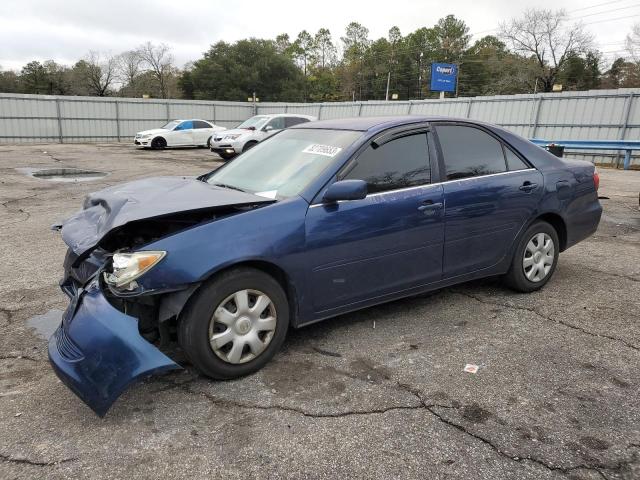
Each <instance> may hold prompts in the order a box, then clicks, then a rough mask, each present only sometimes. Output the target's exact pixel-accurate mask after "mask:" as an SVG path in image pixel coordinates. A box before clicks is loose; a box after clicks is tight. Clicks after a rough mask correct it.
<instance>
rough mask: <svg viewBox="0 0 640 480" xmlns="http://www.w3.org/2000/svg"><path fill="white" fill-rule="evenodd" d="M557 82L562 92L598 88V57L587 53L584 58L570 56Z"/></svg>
mask: <svg viewBox="0 0 640 480" xmlns="http://www.w3.org/2000/svg"><path fill="white" fill-rule="evenodd" d="M558 80H559V81H560V83H561V84H562V87H563V89H564V90H591V89H594V88H598V87H599V86H600V55H599V54H598V52H587V55H586V56H585V58H582V57H580V56H578V55H570V56H569V57H568V58H567V61H566V62H565V64H564V66H563V67H562V70H561V71H560V73H559V74H558Z"/></svg>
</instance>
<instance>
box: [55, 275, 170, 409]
mask: <svg viewBox="0 0 640 480" xmlns="http://www.w3.org/2000/svg"><path fill="white" fill-rule="evenodd" d="M49 361H50V362H51V365H52V366H53V369H54V371H55V372H56V374H57V375H58V377H59V378H60V380H62V381H63V382H64V383H65V385H67V386H68V387H69V388H70V389H71V390H72V391H73V392H74V393H75V394H76V395H77V396H78V397H80V399H81V400H82V401H83V402H84V403H86V404H87V405H88V406H89V407H90V408H91V409H92V410H93V411H94V412H95V413H96V414H98V415H99V416H101V417H102V416H104V415H105V414H106V413H107V411H108V410H109V408H110V407H111V405H112V404H113V403H114V402H115V401H116V400H117V399H118V397H119V396H120V395H121V394H122V393H123V392H124V391H125V390H126V389H127V387H129V385H131V384H132V383H134V382H136V381H138V380H142V379H144V378H146V377H148V376H151V375H153V374H156V373H161V372H165V371H169V370H173V369H178V368H180V366H179V365H178V364H176V363H175V362H174V361H173V360H171V359H170V358H169V357H167V356H166V355H165V354H163V353H162V352H161V351H160V350H158V349H157V348H156V347H154V346H153V345H152V344H150V343H149V342H147V341H146V340H145V339H144V338H142V337H141V336H140V333H139V332H138V321H137V320H136V319H135V318H133V317H130V316H128V315H125V314H124V313H122V312H120V311H119V310H117V309H115V308H114V307H112V306H111V304H109V302H108V301H107V300H106V298H105V297H104V295H103V294H102V292H101V291H100V288H99V287H98V285H97V283H96V282H93V283H92V284H91V285H89V286H88V287H87V289H86V290H82V289H80V290H78V292H77V293H76V295H75V296H74V298H73V299H72V300H71V303H70V305H69V307H68V308H67V311H66V312H65V314H64V315H63V318H62V324H61V325H60V327H58V330H56V332H55V333H54V334H53V336H52V337H51V339H50V340H49Z"/></svg>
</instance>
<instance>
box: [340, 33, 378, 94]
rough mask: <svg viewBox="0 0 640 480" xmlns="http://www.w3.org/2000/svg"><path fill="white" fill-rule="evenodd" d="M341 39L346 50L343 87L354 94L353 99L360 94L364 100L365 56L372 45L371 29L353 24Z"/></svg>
mask: <svg viewBox="0 0 640 480" xmlns="http://www.w3.org/2000/svg"><path fill="white" fill-rule="evenodd" d="M340 39H341V40H342V44H343V49H344V54H343V60H342V61H343V69H342V77H343V85H344V86H346V87H347V88H348V89H349V90H350V91H351V92H352V95H353V97H355V94H356V92H358V98H359V99H362V94H363V91H362V88H363V83H364V78H363V67H364V54H365V52H366V51H367V49H368V48H369V45H371V40H369V29H368V28H366V27H364V26H363V25H360V24H359V23H357V22H351V23H350V24H349V25H347V28H346V29H345V36H344V37H340Z"/></svg>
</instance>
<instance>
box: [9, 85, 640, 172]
mask: <svg viewBox="0 0 640 480" xmlns="http://www.w3.org/2000/svg"><path fill="white" fill-rule="evenodd" d="M639 96H640V90H638V89H620V90H593V91H589V92H564V93H553V94H536V95H533V94H532V95H510V96H492V97H472V98H452V99H444V100H422V101H408V102H407V101H403V102H399V101H391V102H384V101H370V102H336V103H333V102H332V103H258V104H256V105H255V106H254V105H253V104H252V103H250V102H207V101H191V100H159V99H134V98H114V97H110V98H98V97H64V96H47V95H20V94H2V93H0V143H19V142H111V141H130V139H131V138H132V137H133V135H134V134H135V133H136V132H138V131H141V130H146V129H149V128H155V127H158V126H161V125H162V124H163V123H165V122H166V121H167V120H172V119H175V118H201V119H204V120H210V121H213V122H214V123H216V124H218V125H221V126H224V127H233V126H234V125H237V124H238V123H240V122H241V121H243V120H245V119H247V118H249V117H250V116H252V115H253V114H254V113H284V112H289V113H303V114H307V115H314V116H316V117H318V118H320V119H329V118H340V117H354V116H375V115H407V114H410V115H443V116H452V117H462V118H471V119H475V120H482V121H486V122H490V123H495V124H498V125H502V126H504V127H505V128H508V129H510V130H513V131H514V132H516V133H519V134H520V135H523V136H525V137H528V138H543V139H547V140H585V139H593V140H623V139H624V140H640V104H639V102H640V100H638V97H639ZM576 156H578V157H580V158H586V159H593V158H594V156H595V157H598V158H599V160H600V161H604V162H607V161H616V160H617V159H618V158H619V155H618V153H616V152H591V153H580V154H576ZM636 163H637V162H636Z"/></svg>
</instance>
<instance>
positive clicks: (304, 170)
mask: <svg viewBox="0 0 640 480" xmlns="http://www.w3.org/2000/svg"><path fill="white" fill-rule="evenodd" d="M361 135H362V133H361V132H354V131H349V130H316V129H301V128H300V129H291V130H284V131H283V132H282V133H279V134H277V135H275V136H273V137H271V138H270V139H268V140H265V141H264V142H262V143H259V144H258V145H256V146H255V147H253V148H252V149H251V150H248V151H246V152H245V153H243V154H242V155H240V156H239V157H238V158H236V159H235V160H234V161H232V162H231V163H229V164H228V165H227V166H225V167H224V168H222V169H220V170H218V171H215V172H213V173H212V174H211V175H210V176H209V177H208V178H206V182H207V183H210V184H212V185H220V186H223V187H226V188H232V189H237V190H243V191H246V192H251V193H256V194H258V195H262V196H265V197H269V198H285V197H292V196H294V195H298V194H299V193H300V192H302V190H304V189H305V187H307V186H308V185H309V184H310V183H311V182H312V181H313V180H314V179H315V178H317V176H318V175H319V174H320V173H321V172H323V171H324V170H325V169H326V168H327V167H328V166H329V165H330V164H331V163H332V162H333V161H334V159H335V156H336V155H338V154H339V153H340V152H341V151H342V150H344V149H345V148H347V147H348V146H349V145H351V144H352V143H353V142H355V141H356V140H357V139H358V138H359V137H360V136H361Z"/></svg>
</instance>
